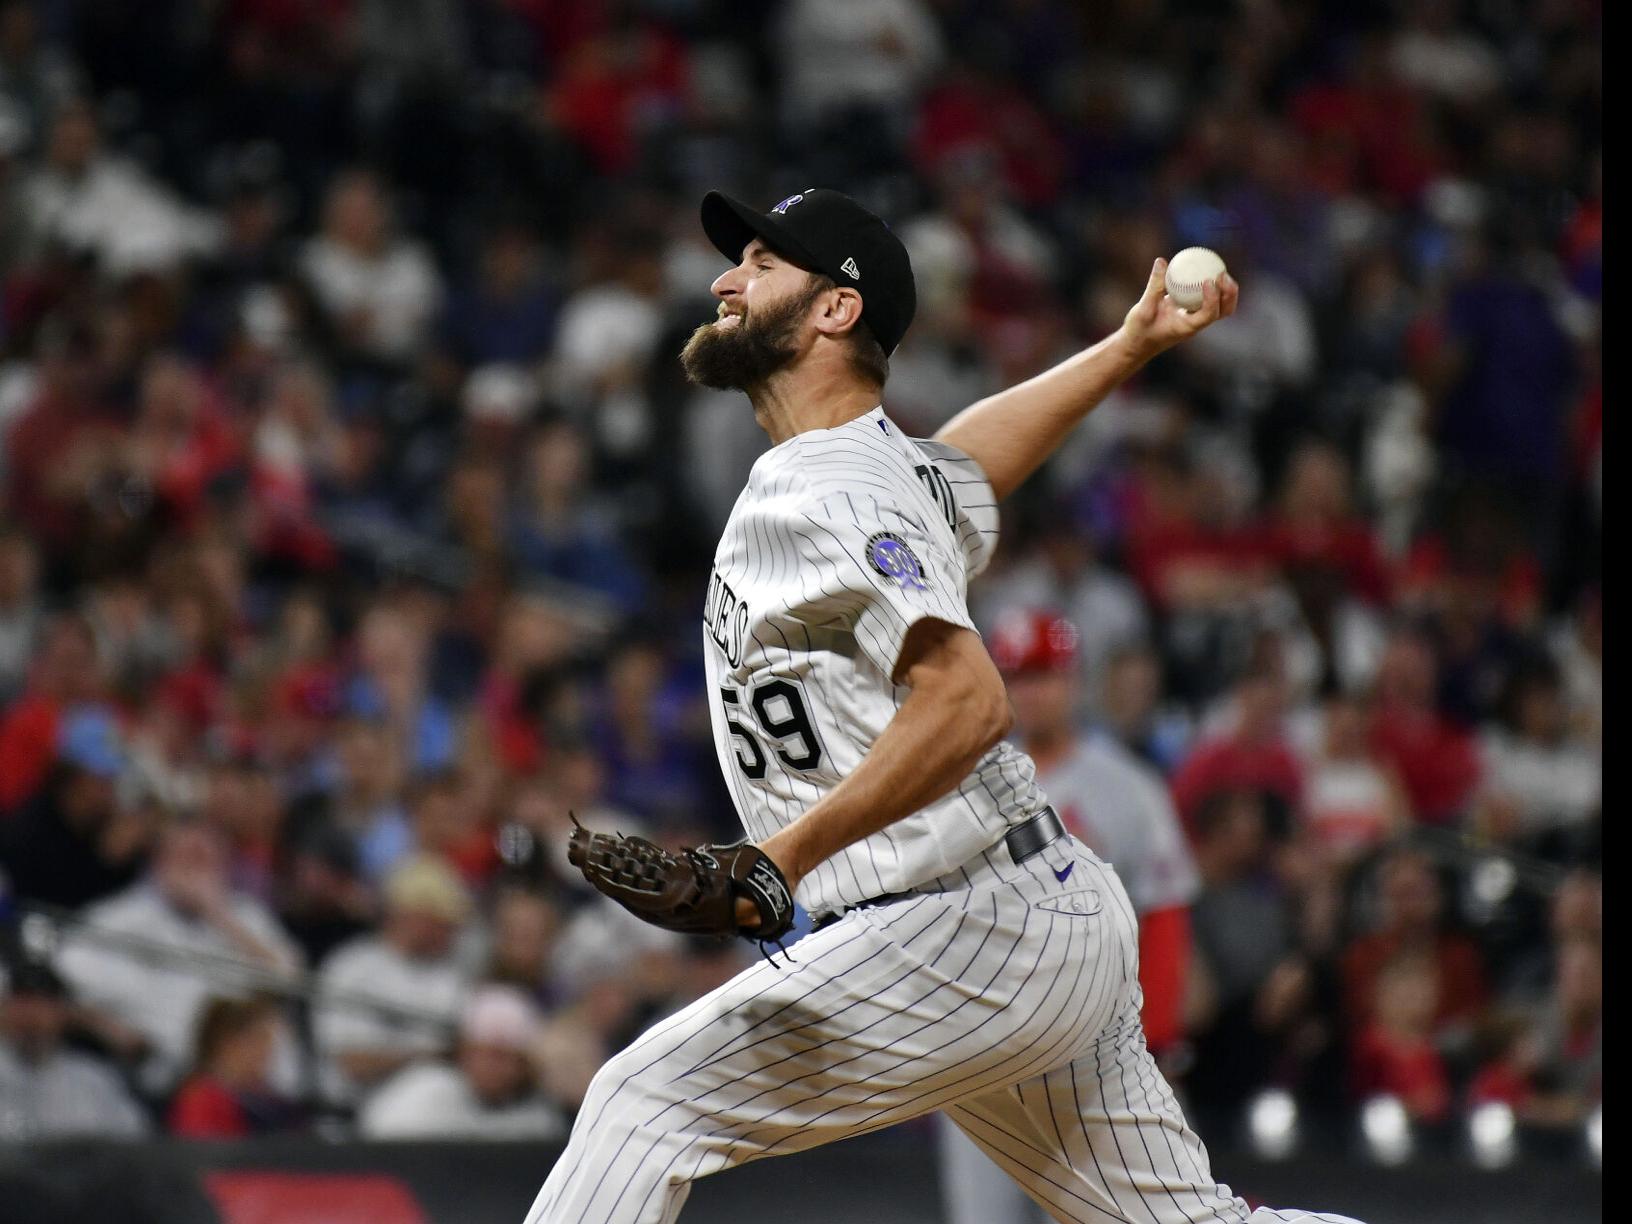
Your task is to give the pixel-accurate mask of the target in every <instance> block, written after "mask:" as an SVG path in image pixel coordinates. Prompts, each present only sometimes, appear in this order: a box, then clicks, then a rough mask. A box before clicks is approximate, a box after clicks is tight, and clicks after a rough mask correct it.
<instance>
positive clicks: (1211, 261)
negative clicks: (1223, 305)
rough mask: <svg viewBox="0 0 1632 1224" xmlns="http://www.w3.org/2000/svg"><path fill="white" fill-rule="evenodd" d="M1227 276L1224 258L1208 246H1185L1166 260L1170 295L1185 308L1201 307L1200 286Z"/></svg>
mask: <svg viewBox="0 0 1632 1224" xmlns="http://www.w3.org/2000/svg"><path fill="white" fill-rule="evenodd" d="M1223 275H1224V261H1223V260H1222V259H1220V258H1219V257H1218V252H1217V251H1210V250H1208V249H1207V248H1206V247H1185V248H1184V250H1182V251H1180V252H1179V253H1178V254H1177V255H1175V256H1173V258H1172V259H1170V260H1168V261H1167V296H1168V297H1170V298H1172V299H1173V302H1174V304H1175V305H1177V306H1178V307H1180V308H1181V309H1183V310H1197V309H1199V308H1200V306H1201V302H1202V297H1201V287H1202V286H1203V285H1205V284H1206V283H1207V282H1208V281H1213V282H1215V283H1216V282H1217V280H1218V278H1219V277H1221V276H1223Z"/></svg>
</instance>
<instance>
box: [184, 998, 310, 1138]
mask: <svg viewBox="0 0 1632 1224" xmlns="http://www.w3.org/2000/svg"><path fill="white" fill-rule="evenodd" d="M283 1023H284V1021H283V1016H282V1013H281V1012H280V1010H279V1008H278V1004H277V1002H276V1001H275V1000H273V999H269V998H267V997H265V996H251V997H250V998H246V999H233V998H214V999H211V1000H210V1001H209V1002H208V1003H207V1004H205V1006H204V1009H203V1011H202V1012H200V1013H199V1017H198V1034H197V1037H196V1039H195V1041H194V1050H193V1070H192V1072H191V1074H189V1075H188V1077H187V1078H186V1079H185V1080H184V1081H182V1084H181V1087H180V1088H179V1089H177V1091H176V1095H175V1098H174V1099H173V1100H172V1101H171V1102H170V1108H169V1111H168V1113H167V1115H166V1121H165V1126H166V1128H167V1129H168V1130H169V1132H170V1133H171V1134H172V1135H176V1136H178V1137H180V1138H183V1139H243V1138H247V1137H248V1136H251V1135H263V1134H268V1133H271V1132H274V1131H279V1130H286V1129H289V1128H290V1127H292V1126H294V1125H296V1124H297V1123H298V1122H299V1120H300V1118H299V1114H298V1111H296V1110H295V1109H294V1108H293V1107H292V1105H291V1103H290V1102H289V1101H288V1100H286V1099H285V1098H284V1097H283V1096H282V1095H281V1094H280V1093H278V1092H277V1091H276V1090H275V1089H274V1088H273V1087H272V1074H273V1055H274V1053H275V1052H276V1050H277V1046H278V1043H279V1038H280V1030H281V1028H282V1025H283Z"/></svg>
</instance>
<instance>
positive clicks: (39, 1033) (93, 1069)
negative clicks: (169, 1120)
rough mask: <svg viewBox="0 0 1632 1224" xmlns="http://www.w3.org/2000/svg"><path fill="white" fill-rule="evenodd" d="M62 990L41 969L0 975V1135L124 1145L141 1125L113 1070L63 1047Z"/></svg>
mask: <svg viewBox="0 0 1632 1224" xmlns="http://www.w3.org/2000/svg"><path fill="white" fill-rule="evenodd" d="M71 1007H72V1002H71V998H70V996H69V992H68V987H67V985H66V984H65V983H64V982H63V980H62V979H61V978H60V977H58V976H57V974H56V972H55V971H54V970H52V968H51V967H50V966H49V965H47V964H45V963H43V962H40V961H33V960H28V959H25V958H21V957H18V958H15V959H14V960H13V963H12V964H11V965H10V966H8V967H7V968H6V969H4V970H0V1135H3V1136H4V1138H5V1139H6V1140H7V1141H8V1142H11V1143H20V1142H23V1141H26V1140H31V1139H67V1138H81V1139H84V1138H92V1137H100V1138H108V1139H130V1138H134V1137H136V1136H138V1135H142V1134H145V1133H146V1132H147V1130H148V1124H147V1117H146V1115H145V1114H144V1113H143V1112H142V1110H141V1107H140V1106H139V1105H137V1103H136V1102H135V1100H134V1099H132V1097H131V1095H130V1092H129V1090H127V1089H126V1087H125V1085H124V1082H123V1081H122V1080H121V1079H120V1078H119V1076H118V1075H116V1074H115V1073H114V1072H113V1070H112V1068H110V1067H108V1066H106V1065H105V1064H103V1063H102V1062H100V1061H98V1060H97V1059H95V1058H92V1057H91V1056H89V1055H88V1054H84V1053H81V1052H80V1051H78V1050H75V1049H73V1048H71V1047H70V1046H68V1045H66V1044H64V1040H63V1039H64V1036H65V1035H66V1033H67V1031H68V1027H69V1022H70V1019H71Z"/></svg>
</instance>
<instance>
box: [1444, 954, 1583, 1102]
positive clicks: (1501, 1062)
mask: <svg viewBox="0 0 1632 1224" xmlns="http://www.w3.org/2000/svg"><path fill="white" fill-rule="evenodd" d="M1556 957H1557V968H1556V980H1555V983H1554V988H1553V993H1552V995H1551V996H1550V997H1549V998H1548V999H1547V1000H1546V1002H1545V1003H1544V1004H1543V1005H1542V1007H1541V1008H1540V1009H1539V1011H1538V1012H1537V1013H1536V1014H1535V1015H1534V1016H1533V1017H1531V1018H1529V1019H1527V1020H1522V1021H1521V1022H1520V1024H1519V1025H1518V1026H1517V1027H1516V1028H1515V1030H1514V1031H1513V1033H1512V1034H1511V1035H1510V1036H1509V1038H1508V1041H1507V1045H1506V1048H1505V1049H1504V1050H1503V1051H1502V1052H1501V1054H1499V1055H1498V1056H1497V1057H1496V1058H1493V1059H1492V1060H1490V1061H1489V1062H1487V1063H1486V1064H1485V1065H1484V1066H1483V1067H1481V1068H1480V1070H1479V1073H1478V1074H1477V1075H1476V1076H1475V1077H1474V1080H1473V1083H1472V1085H1471V1086H1470V1088H1469V1096H1470V1098H1471V1099H1472V1100H1473V1101H1475V1102H1478V1101H1501V1102H1503V1103H1505V1104H1507V1105H1509V1106H1511V1107H1512V1108H1513V1110H1514V1112H1515V1113H1517V1114H1518V1115H1519V1116H1520V1117H1521V1118H1523V1119H1525V1120H1526V1121H1528V1122H1532V1123H1537V1124H1540V1125H1546V1126H1573V1125H1577V1124H1579V1123H1580V1122H1581V1121H1582V1120H1583V1119H1584V1118H1585V1117H1586V1116H1587V1114H1588V1113H1589V1112H1590V1111H1591V1109H1592V1107H1593V1106H1594V1105H1596V1104H1598V1103H1599V1102H1600V1101H1601V1100H1602V1097H1603V1073H1604V1072H1603V1063H1604V1050H1603V1045H1604V1031H1603V1028H1604V1018H1603V1006H1604V996H1603V989H1604V987H1603V950H1602V948H1601V946H1600V945H1599V943H1598V942H1597V940H1595V939H1591V938H1586V937H1571V938H1566V939H1563V940H1561V941H1560V942H1559V943H1558V945H1557V949H1556Z"/></svg>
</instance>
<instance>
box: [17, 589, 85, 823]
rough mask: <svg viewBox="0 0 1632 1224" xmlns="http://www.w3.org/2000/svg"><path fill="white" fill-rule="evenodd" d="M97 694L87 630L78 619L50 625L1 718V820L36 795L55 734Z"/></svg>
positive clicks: (53, 755)
mask: <svg viewBox="0 0 1632 1224" xmlns="http://www.w3.org/2000/svg"><path fill="white" fill-rule="evenodd" d="M102 689H103V679H102V668H101V666H100V661H99V660H98V657H97V651H96V641H95V638H94V637H93V636H92V633H91V628H90V626H89V625H88V624H86V623H85V621H84V620H83V619H82V618H81V617H78V616H60V617H58V618H57V619H56V620H54V621H52V622H51V624H50V626H49V627H48V628H47V629H46V631H45V634H44V638H43V641H42V642H41V645H40V652H39V655H38V657H37V658H36V660H35V662H34V667H33V674H32V675H31V676H30V677H29V683H28V687H27V688H26V689H24V690H23V693H22V696H20V697H18V699H17V700H16V701H15V702H13V703H12V704H11V706H10V708H9V709H7V710H6V711H5V712H4V713H3V714H0V815H3V814H6V813H10V812H12V811H15V810H16V809H17V808H19V807H21V806H22V805H23V804H24V803H25V802H27V800H29V799H30V798H32V797H33V796H34V795H36V794H38V793H39V790H40V788H41V787H42V786H43V785H44V783H45V778H46V774H47V772H48V771H49V770H50V768H51V763H52V761H53V760H55V759H56V756H57V739H58V729H59V727H60V725H61V722H62V719H63V717H64V716H65V714H66V712H67V711H68V710H69V709H70V708H71V707H73V706H76V705H80V704H83V703H91V702H95V701H96V700H97V699H98V698H99V697H100V696H101V694H102Z"/></svg>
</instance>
